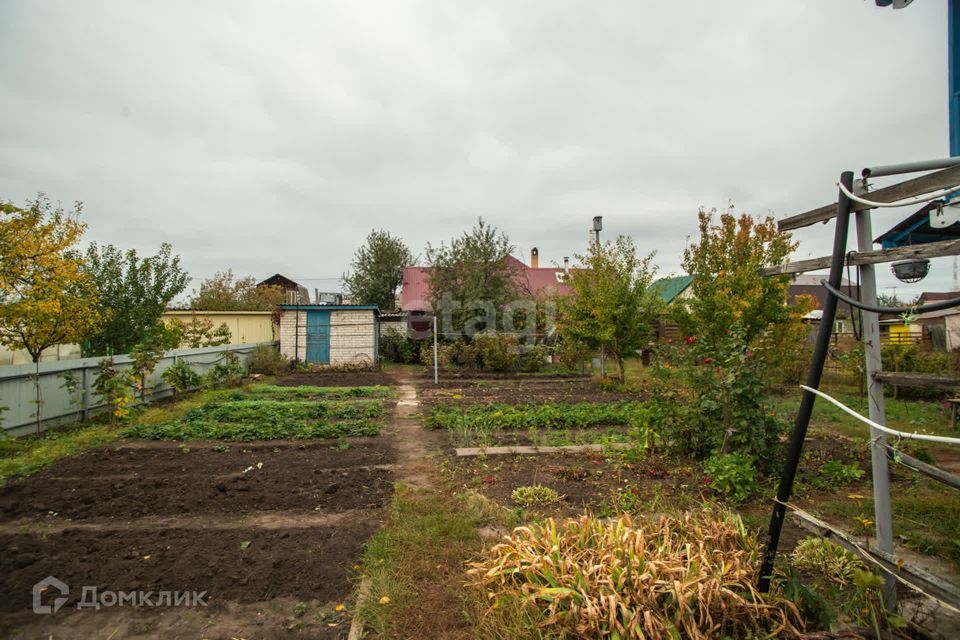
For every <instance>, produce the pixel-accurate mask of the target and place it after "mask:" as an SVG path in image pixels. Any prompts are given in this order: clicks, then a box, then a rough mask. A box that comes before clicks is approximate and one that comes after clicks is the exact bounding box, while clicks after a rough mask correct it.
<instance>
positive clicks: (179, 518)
mask: <svg viewBox="0 0 960 640" xmlns="http://www.w3.org/2000/svg"><path fill="white" fill-rule="evenodd" d="M278 389H280V390H278ZM285 389H286V390H285ZM388 394H389V390H388V389H383V388H373V390H372V391H371V390H370V388H369V387H365V388H364V389H362V390H357V389H354V388H339V389H336V390H330V389H308V388H305V387H303V385H295V386H292V387H277V388H271V387H269V386H267V385H262V386H259V387H253V388H250V389H243V390H237V391H231V392H227V393H224V394H219V395H218V396H217V397H216V398H215V399H214V401H213V402H211V403H208V404H206V405H203V406H201V407H199V408H196V409H194V410H192V411H190V412H187V413H186V414H185V415H184V416H183V417H182V418H181V419H180V420H177V421H170V422H167V423H160V424H159V425H141V426H134V427H131V428H129V429H128V430H127V432H126V433H125V436H126V437H127V439H124V440H120V441H119V445H115V446H108V447H103V448H100V449H94V450H91V451H87V452H86V453H83V454H80V455H77V456H74V457H71V458H67V459H64V460H61V461H59V462H57V463H55V464H53V465H52V466H50V467H48V468H46V469H44V470H43V471H41V472H39V473H37V474H35V475H32V476H29V477H27V478H23V479H19V480H11V481H10V482H8V484H7V485H6V486H4V487H2V488H0V545H2V548H3V549H5V551H6V553H4V554H3V556H2V558H0V589H2V592H3V593H4V594H5V595H6V596H7V597H6V598H5V599H4V601H3V603H0V632H2V633H0V635H3V637H23V638H32V637H44V638H46V637H48V636H49V635H52V636H53V637H100V636H103V637H106V636H109V635H110V634H111V633H113V634H114V635H113V637H114V638H121V637H123V638H137V637H142V638H155V637H156V638H159V637H164V638H166V637H171V638H174V637H204V638H211V639H214V638H233V637H248V638H251V637H268V638H270V637H279V636H282V637H288V636H292V637H309V638H346V636H347V632H348V628H349V625H350V614H351V612H352V608H353V607H352V604H351V603H350V597H351V593H352V592H353V587H354V585H353V582H352V581H353V579H354V577H355V576H354V573H355V569H354V565H355V563H356V561H357V558H358V557H359V554H360V553H361V551H362V548H363V545H364V543H365V541H366V540H367V539H368V538H369V537H370V536H371V535H372V534H373V533H374V532H375V531H376V530H377V528H378V527H379V525H380V521H381V519H382V516H383V507H384V506H385V505H386V504H388V502H389V500H390V497H391V496H392V493H393V481H394V465H395V464H396V453H395V451H394V448H393V446H392V444H391V442H390V441H389V440H387V439H382V438H377V437H361V438H353V437H349V436H352V435H353V434H355V433H357V432H362V430H359V431H358V429H357V427H358V425H365V426H364V429H366V428H367V427H370V428H372V432H373V433H376V432H378V431H379V429H380V426H381V425H382V424H383V422H385V420H386V418H385V412H384V397H385V396H387V395H388ZM161 425H163V426H161ZM217 425H219V426H217ZM331 425H334V426H337V425H339V426H338V429H340V427H342V426H343V425H347V426H349V429H340V430H338V431H336V432H335V433H336V435H337V436H342V437H338V438H337V439H329V438H324V437H323V436H326V435H330V434H331V433H332V432H330V431H329V427H330V426H331ZM144 437H149V438H159V439H158V440H145V439H141V438H144ZM167 438H176V439H177V441H171V440H167ZM193 438H202V439H200V440H195V439H193ZM265 438H268V439H265ZM273 438H276V439H273ZM48 575H51V576H55V577H56V578H58V579H59V580H62V581H63V582H65V583H66V584H67V585H69V586H70V593H69V595H68V596H67V597H68V600H67V603H66V605H65V606H64V607H63V608H61V609H60V611H59V612H57V613H56V614H55V615H49V616H38V615H36V614H34V613H33V612H32V610H31V603H32V599H31V598H32V596H31V589H32V586H33V585H34V584H35V583H36V582H38V581H39V580H41V579H42V578H45V577H46V576H48ZM84 586H89V587H97V588H98V589H99V590H100V591H104V590H113V591H135V590H139V591H153V592H154V593H158V592H160V591H206V601H207V602H208V603H209V605H208V606H206V607H175V608H170V607H140V608H134V607H131V606H126V607H107V608H102V609H99V610H95V609H77V606H76V605H77V603H78V602H79V600H80V598H81V594H82V587H84ZM344 604H345V605H346V606H345V607H344V606H342V605H344Z"/></svg>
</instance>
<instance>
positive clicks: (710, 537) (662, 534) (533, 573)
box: [468, 511, 802, 640]
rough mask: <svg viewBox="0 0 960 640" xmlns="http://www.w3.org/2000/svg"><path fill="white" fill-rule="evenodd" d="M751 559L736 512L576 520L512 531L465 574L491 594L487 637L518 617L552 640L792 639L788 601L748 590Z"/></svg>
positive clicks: (793, 614)
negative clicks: (779, 637)
mask: <svg viewBox="0 0 960 640" xmlns="http://www.w3.org/2000/svg"><path fill="white" fill-rule="evenodd" d="M757 555H758V554H757V549H756V545H755V543H754V542H753V540H752V539H751V538H749V537H748V536H747V535H746V533H745V531H744V528H743V524H742V522H741V521H740V519H739V518H738V517H737V516H734V515H725V514H721V515H717V514H714V513H711V512H709V511H706V512H703V513H698V514H690V513H687V514H683V515H679V516H665V517H662V518H660V519H659V520H656V521H652V520H651V521H646V520H644V521H640V520H637V521H636V522H635V521H634V520H632V519H631V518H630V517H629V516H623V517H620V518H619V519H617V520H613V521H604V520H601V519H599V518H595V517H592V516H582V517H580V518H577V519H568V520H564V521H562V522H556V521H555V520H553V519H552V518H550V519H548V520H547V521H546V522H544V523H543V524H540V525H532V526H529V527H517V528H516V529H514V530H513V533H512V534H511V535H510V536H508V537H507V538H506V541H505V542H504V543H502V544H498V545H496V546H494V547H493V548H491V549H490V550H489V552H488V554H487V557H486V559H484V560H482V561H481V562H474V563H471V565H470V566H471V567H472V568H471V569H470V570H469V572H468V573H469V574H470V575H471V576H472V583H471V584H472V585H473V586H475V587H479V588H482V589H485V590H486V592H487V595H488V597H489V599H490V606H489V607H486V608H485V609H484V611H483V613H482V618H483V619H482V620H481V626H482V627H487V629H488V632H489V637H511V632H510V630H509V629H506V628H505V627H507V626H510V625H515V624H516V623H517V621H518V620H526V621H530V620H538V621H539V629H538V632H537V634H536V635H537V636H539V637H556V638H618V639H626V638H644V639H647V640H656V639H659V638H664V639H667V638H669V639H671V640H673V639H680V638H688V639H691V640H701V639H702V640H707V639H712V638H723V637H731V638H748V637H755V636H760V637H769V636H775V635H781V634H782V635H783V636H788V637H789V636H794V635H798V634H799V631H798V628H797V627H798V626H802V623H801V622H800V617H799V614H798V612H797V610H796V607H794V605H793V604H792V603H790V602H788V601H786V600H784V599H782V598H780V597H777V596H767V597H766V599H765V598H764V597H763V596H762V595H761V594H759V593H758V592H757V591H756V589H755V587H754V584H755V583H756V579H757V571H756V567H757V564H758V563H757ZM519 632H520V629H519V628H518V629H516V633H519ZM530 635H532V634H530V633H529V631H526V632H524V633H519V635H515V636H514V637H521V636H522V637H529V636H530Z"/></svg>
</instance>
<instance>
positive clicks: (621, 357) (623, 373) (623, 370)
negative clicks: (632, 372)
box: [616, 354, 627, 384]
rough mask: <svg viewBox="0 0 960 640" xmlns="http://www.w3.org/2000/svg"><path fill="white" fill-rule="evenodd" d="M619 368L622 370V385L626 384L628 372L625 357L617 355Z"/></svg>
mask: <svg viewBox="0 0 960 640" xmlns="http://www.w3.org/2000/svg"><path fill="white" fill-rule="evenodd" d="M616 358H617V366H618V367H619V368H620V384H624V383H625V382H626V381H627V371H626V369H625V368H624V363H623V356H621V355H620V354H617V355H616Z"/></svg>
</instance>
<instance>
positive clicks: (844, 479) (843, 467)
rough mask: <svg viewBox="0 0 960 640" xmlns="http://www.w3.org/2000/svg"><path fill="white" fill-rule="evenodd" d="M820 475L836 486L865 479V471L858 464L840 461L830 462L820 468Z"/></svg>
mask: <svg viewBox="0 0 960 640" xmlns="http://www.w3.org/2000/svg"><path fill="white" fill-rule="evenodd" d="M820 474H821V475H822V476H823V477H825V478H826V479H827V481H828V482H829V483H830V484H832V485H834V486H839V485H844V484H851V483H854V482H858V481H860V480H862V479H863V476H864V471H863V469H861V468H860V465H858V464H857V463H856V462H851V463H849V464H845V463H843V462H840V461H839V460H828V461H827V462H825V463H823V464H822V465H821V466H820Z"/></svg>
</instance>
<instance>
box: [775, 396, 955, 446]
mask: <svg viewBox="0 0 960 640" xmlns="http://www.w3.org/2000/svg"><path fill="white" fill-rule="evenodd" d="M826 393H828V394H830V395H831V396H833V397H834V398H836V399H837V400H838V401H840V402H842V403H843V404H845V405H846V406H848V407H850V408H851V409H853V410H854V411H856V412H858V413H860V414H862V415H864V416H866V415H867V412H868V406H867V399H866V397H864V398H862V399H861V398H860V395H859V394H857V393H851V392H843V391H835V390H831V389H827V390H826ZM801 395H802V394H801V392H800V390H799V389H797V390H796V391H795V392H791V393H789V394H788V395H783V396H778V397H775V398H774V407H775V409H776V411H777V413H779V414H781V415H783V416H784V417H786V418H788V419H789V420H793V419H795V418H796V415H797V410H798V409H799V407H800V398H801ZM886 414H887V426H888V427H890V428H891V429H897V430H898V431H909V432H918V433H930V434H938V435H950V416H949V414H948V413H947V412H946V411H945V410H944V408H943V403H941V402H934V401H929V400H894V399H893V398H887V399H886ZM810 426H811V428H813V429H816V430H820V431H827V432H830V433H839V434H842V435H845V436H848V437H851V438H858V439H862V438H868V437H869V435H870V430H869V428H868V427H867V425H865V424H863V423H862V422H860V421H859V420H857V419H856V418H854V417H853V416H851V415H848V414H846V413H844V412H843V411H842V410H840V409H839V408H838V407H835V406H834V405H832V404H830V403H829V402H826V401H825V400H823V399H819V398H818V399H817V402H816V404H815V405H814V408H813V417H812V418H811V420H810Z"/></svg>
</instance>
